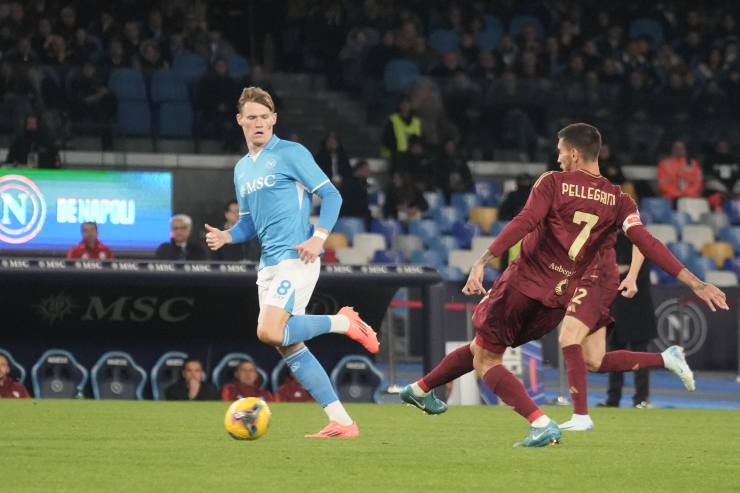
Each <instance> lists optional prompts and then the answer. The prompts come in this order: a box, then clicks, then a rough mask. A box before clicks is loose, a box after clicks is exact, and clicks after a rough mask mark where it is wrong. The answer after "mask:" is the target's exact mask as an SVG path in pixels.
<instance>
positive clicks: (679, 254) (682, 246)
mask: <svg viewBox="0 0 740 493" xmlns="http://www.w3.org/2000/svg"><path fill="white" fill-rule="evenodd" d="M668 249H669V250H670V251H671V253H673V255H675V256H676V258H677V259H678V260H680V261H681V263H683V264H685V265H689V264H691V263H692V262H693V261H694V260H696V258H697V257H698V256H699V255H698V254H697V253H696V250H695V249H694V247H693V246H692V245H691V244H690V243H682V242H671V243H668Z"/></svg>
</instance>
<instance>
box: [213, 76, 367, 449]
mask: <svg viewBox="0 0 740 493" xmlns="http://www.w3.org/2000/svg"><path fill="white" fill-rule="evenodd" d="M237 110H238V113H237V115H236V121H237V123H238V124H239V126H240V127H241V128H242V131H243V133H244V138H245V139H246V141H247V147H248V149H249V153H248V154H247V155H246V156H244V157H243V158H241V159H240V160H239V162H238V163H236V167H235V168H234V187H235V188H236V197H237V201H238V202H239V211H240V212H239V222H238V223H236V224H235V225H234V226H233V227H232V228H230V229H228V230H226V231H221V230H219V229H216V228H214V227H212V226H209V225H208V224H206V230H207V234H206V242H207V243H208V247H209V248H210V249H211V250H217V249H219V248H221V247H222V246H223V245H225V244H227V243H241V242H244V241H247V240H249V239H251V238H252V237H254V236H255V235H256V236H257V237H258V238H259V242H260V244H261V246H262V258H261V259H260V265H259V273H258V275H257V286H258V291H259V303H260V314H259V318H258V321H257V337H259V339H260V341H262V342H264V343H265V344H269V345H271V346H275V347H277V349H278V351H279V352H280V353H281V354H282V356H283V359H284V360H285V362H286V364H287V365H288V367H289V368H290V369H291V371H292V372H293V374H294V375H295V377H296V379H297V380H298V381H299V382H300V383H301V384H302V385H303V386H304V387H305V388H306V389H307V390H308V391H309V392H310V393H311V395H312V396H313V397H314V399H316V401H317V402H318V403H319V404H321V407H323V408H324V411H325V412H326V414H327V416H328V417H329V424H328V425H327V426H326V427H325V428H324V429H322V430H321V431H319V432H318V433H315V434H312V435H306V436H307V437H311V438H329V437H343V438H353V437H356V436H359V433H360V432H359V429H358V427H357V423H356V422H354V421H353V420H352V418H350V416H349V414H347V411H346V410H345V409H344V406H342V403H341V402H340V401H339V399H338V398H337V394H336V392H335V391H334V388H333V387H332V384H331V381H330V380H329V376H328V375H327V374H326V371H325V370H324V368H323V367H322V366H321V364H320V363H319V362H318V360H317V359H316V358H315V357H314V355H313V354H311V352H310V351H309V350H308V348H307V347H306V346H305V345H304V344H303V341H307V340H309V339H312V338H314V337H316V336H318V335H321V334H327V333H329V332H334V333H342V334H345V335H347V336H348V337H350V338H352V339H354V340H355V341H357V342H359V343H360V344H362V345H363V346H364V347H365V348H366V349H367V350H368V351H370V352H371V353H377V352H378V350H379V347H380V345H379V343H378V338H377V335H376V334H375V332H374V331H373V329H372V328H371V327H370V326H369V325H367V324H366V323H365V322H364V321H363V320H362V319H361V318H360V316H359V315H358V314H357V312H355V311H354V310H353V309H352V308H351V307H344V308H342V309H341V310H339V312H338V313H337V314H336V315H331V316H328V315H305V314H304V313H305V310H306V305H307V304H308V301H309V299H310V298H311V294H312V293H313V289H314V287H315V286H316V281H317V280H318V278H319V272H320V270H321V264H320V260H319V254H320V253H321V250H322V247H323V245H324V241H325V240H326V238H327V236H328V234H329V232H330V231H331V229H332V228H333V227H334V223H336V220H337V217H338V216H339V208H340V207H341V205H342V197H341V196H340V195H339V192H338V191H337V189H336V188H335V187H334V185H332V183H331V181H329V179H328V178H327V177H326V175H325V174H324V173H323V172H322V171H321V168H319V166H318V165H317V164H316V162H315V161H314V159H313V156H311V153H310V152H308V150H307V149H306V148H305V147H303V146H302V145H301V144H298V143H296V142H290V141H287V140H281V139H279V138H278V137H277V136H275V135H273V132H272V129H273V126H274V125H275V123H276V122H277V113H275V104H274V103H273V101H272V97H271V96H270V94H269V93H267V92H266V91H264V90H263V89H260V88H258V87H247V88H245V89H244V90H243V91H242V94H241V97H240V98H239V103H238V106H237ZM312 194H316V195H318V196H319V197H320V198H321V212H320V214H319V223H318V225H317V227H316V228H315V229H314V227H313V226H312V225H311V223H310V222H309V217H310V213H311V195H312Z"/></svg>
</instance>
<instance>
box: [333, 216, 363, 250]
mask: <svg viewBox="0 0 740 493" xmlns="http://www.w3.org/2000/svg"><path fill="white" fill-rule="evenodd" d="M334 232H335V233H342V234H343V235H344V236H346V237H347V240H349V244H350V245H353V244H354V243H353V238H354V237H355V234H357V233H364V232H365V220H364V219H362V218H361V217H340V218H339V219H337V223H336V224H335V225H334Z"/></svg>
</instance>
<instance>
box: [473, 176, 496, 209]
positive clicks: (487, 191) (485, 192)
mask: <svg viewBox="0 0 740 493" xmlns="http://www.w3.org/2000/svg"><path fill="white" fill-rule="evenodd" d="M475 193H476V195H478V196H479V197H480V198H481V200H482V201H483V204H482V205H484V206H488V207H491V206H493V207H496V206H498V205H499V203H500V202H501V184H500V183H499V182H497V181H476V182H475Z"/></svg>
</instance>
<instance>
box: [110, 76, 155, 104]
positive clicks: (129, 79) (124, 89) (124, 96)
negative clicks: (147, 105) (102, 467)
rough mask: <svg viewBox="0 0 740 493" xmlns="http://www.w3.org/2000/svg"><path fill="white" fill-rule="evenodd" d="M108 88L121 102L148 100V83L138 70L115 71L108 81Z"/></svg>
mask: <svg viewBox="0 0 740 493" xmlns="http://www.w3.org/2000/svg"><path fill="white" fill-rule="evenodd" d="M108 87H109V88H110V90H111V92H113V94H114V95H115V96H116V99H117V100H118V101H119V102H121V101H126V102H128V101H146V100H147V95H146V82H145V81H144V76H143V75H141V72H139V71H138V70H135V69H132V68H117V69H115V70H113V71H112V72H111V74H110V78H109V79H108ZM119 106H120V105H119ZM119 109H120V108H119Z"/></svg>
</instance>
